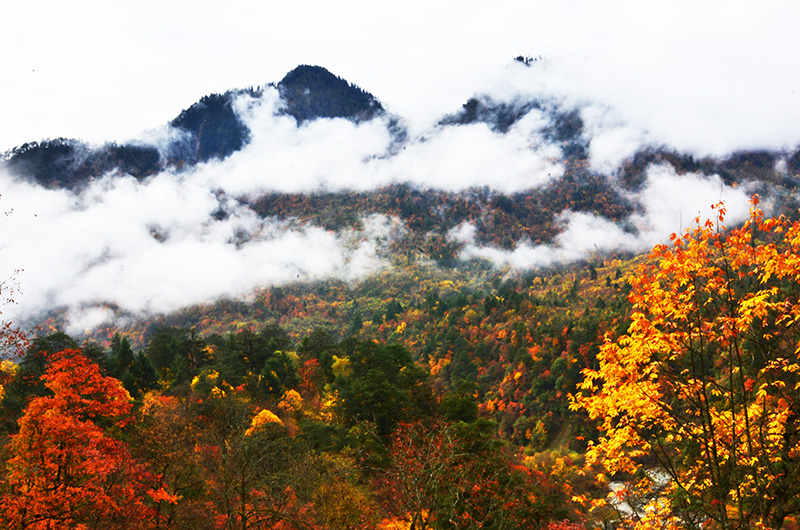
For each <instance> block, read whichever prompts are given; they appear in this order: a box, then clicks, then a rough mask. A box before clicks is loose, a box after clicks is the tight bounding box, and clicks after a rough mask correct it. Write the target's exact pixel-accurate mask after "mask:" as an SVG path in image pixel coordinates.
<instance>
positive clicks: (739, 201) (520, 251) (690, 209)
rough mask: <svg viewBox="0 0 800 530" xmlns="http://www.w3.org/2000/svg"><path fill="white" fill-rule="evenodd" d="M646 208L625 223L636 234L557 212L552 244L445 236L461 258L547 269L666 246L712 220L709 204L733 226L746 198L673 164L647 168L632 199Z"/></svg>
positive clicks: (461, 229) (466, 229)
mask: <svg viewBox="0 0 800 530" xmlns="http://www.w3.org/2000/svg"><path fill="white" fill-rule="evenodd" d="M633 198H634V199H636V200H637V201H639V202H640V203H641V204H642V205H643V206H644V208H645V210H644V213H640V214H634V215H632V216H631V217H630V218H629V219H628V221H629V222H630V224H631V225H632V226H633V227H634V228H635V229H636V232H635V233H633V232H631V231H625V230H623V229H622V228H621V227H620V226H619V225H617V224H615V223H613V222H611V221H609V220H608V219H604V218H601V217H597V216H595V215H592V214H588V213H584V212H570V211H565V212H562V213H561V214H560V216H559V218H558V221H559V223H560V224H561V225H562V226H563V227H564V229H563V231H562V232H561V233H560V234H559V235H558V236H557V237H556V239H555V241H554V243H553V244H552V245H531V244H530V243H529V242H525V241H521V242H519V243H518V244H517V245H516V247H515V248H514V249H512V250H504V249H500V248H496V247H492V246H484V245H478V244H476V242H475V232H476V229H475V227H474V226H472V225H470V224H462V225H459V226H458V227H456V228H455V229H453V230H451V231H450V233H449V234H448V235H449V237H450V238H451V239H453V240H456V241H459V242H461V243H464V248H463V250H462V253H461V257H462V258H463V259H473V258H479V259H486V260H488V261H490V262H492V263H494V264H495V265H496V266H500V267H502V266H509V267H512V268H515V269H530V268H538V267H548V266H550V265H553V264H559V263H568V262H571V261H576V260H579V259H583V258H585V257H587V256H588V255H590V254H591V253H593V252H605V251H609V250H628V251H632V252H643V251H646V250H648V249H649V248H651V247H653V246H654V245H656V244H657V243H659V242H667V241H668V240H669V235H670V234H671V233H673V232H677V233H680V232H682V231H683V230H685V229H687V228H690V227H692V226H694V222H695V218H699V219H700V221H701V222H702V221H704V220H705V219H708V218H711V219H714V218H715V217H716V213H715V211H714V210H712V208H711V206H712V205H716V204H718V203H719V202H720V201H724V206H725V209H726V210H727V215H726V217H725V222H726V223H727V224H729V225H735V224H737V223H740V222H742V221H744V220H745V219H746V218H747V216H748V214H749V207H750V205H749V198H750V197H749V195H748V194H747V192H746V191H745V190H743V189H741V188H731V187H729V186H726V185H724V183H723V182H722V180H721V179H720V178H719V176H717V175H712V176H705V175H699V174H685V175H678V174H677V173H675V170H674V168H673V167H672V166H668V165H658V166H652V167H650V168H649V169H648V171H647V181H646V183H645V185H644V187H643V188H642V190H641V192H639V193H638V194H636V196H635V197H633Z"/></svg>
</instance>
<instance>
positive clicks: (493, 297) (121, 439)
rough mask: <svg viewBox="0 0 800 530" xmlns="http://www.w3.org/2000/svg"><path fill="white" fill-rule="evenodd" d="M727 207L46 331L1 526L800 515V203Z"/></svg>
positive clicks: (671, 520)
mask: <svg viewBox="0 0 800 530" xmlns="http://www.w3.org/2000/svg"><path fill="white" fill-rule="evenodd" d="M724 214H725V212H724V206H723V205H720V206H719V207H718V219H717V221H716V222H714V221H708V222H707V223H705V224H698V225H697V226H696V227H694V228H692V229H689V230H687V231H686V232H685V233H682V234H675V235H674V236H673V241H672V243H670V244H664V245H659V246H657V247H656V248H655V249H654V250H653V251H652V253H651V254H650V255H649V256H646V257H644V256H643V257H638V258H633V259H624V260H623V259H606V260H602V261H600V260H597V261H596V262H587V263H583V264H580V265H575V266H571V267H565V268H562V269H558V270H550V271H547V272H546V273H538V274H529V275H524V276H520V277H509V278H501V277H500V276H498V275H497V274H496V273H495V272H493V271H491V270H488V269H487V270H484V271H483V273H481V272H480V271H478V270H474V271H470V272H469V274H467V273H466V272H459V271H456V270H452V269H442V268H439V267H433V266H431V267H428V268H427V269H426V268H423V267H412V266H409V267H408V268H407V270H406V271H405V272H402V273H398V272H395V273H387V274H385V275H384V276H382V277H379V278H375V279H373V280H372V281H371V282H365V284H364V285H362V286H361V287H360V288H358V289H351V288H349V287H347V286H343V285H334V284H328V285H316V286H299V285H298V286H295V287H293V288H286V289H280V290H279V289H272V290H268V291H264V292H263V293H261V294H260V295H259V296H258V297H257V299H256V300H254V301H250V302H246V303H245V302H238V303H237V302H233V301H231V302H228V303H219V304H215V305H212V306H205V307H201V308H196V309H194V310H191V311H189V310H187V311H186V312H185V313H183V314H181V315H173V316H172V317H170V318H171V319H172V320H171V322H172V323H170V319H162V320H160V321H152V322H147V323H140V324H139V327H138V328H137V327H136V326H134V327H132V328H131V329H129V330H127V332H126V333H125V334H121V333H119V332H115V331H114V330H107V332H108V333H109V334H110V336H108V337H107V338H106V339H101V340H88V339H87V340H85V341H84V342H83V343H82V344H78V343H76V341H75V339H74V338H72V337H70V336H68V335H66V334H65V333H63V332H58V331H55V332H51V333H46V334H40V335H39V336H37V337H35V338H33V339H32V340H30V342H29V343H28V344H27V345H26V346H25V351H24V354H23V355H22V356H21V357H18V358H14V359H11V360H8V361H4V363H3V380H2V383H3V386H2V396H3V400H2V410H3V414H2V417H3V423H2V427H1V428H2V433H3V436H4V437H5V438H6V443H5V444H4V447H5V449H4V453H3V460H4V461H5V465H4V476H3V479H2V490H0V504H2V506H3V510H2V514H3V515H2V517H3V518H4V520H3V523H4V526H6V527H9V528H36V529H38V528H209V529H212V528H214V529H216V528H414V529H421V528H551V529H555V528H596V527H602V528H609V527H614V528H616V527H625V528H628V527H630V528H776V529H777V528H796V525H795V517H796V514H797V512H798V510H800V489H798V486H797V484H798V481H797V477H798V476H800V454H798V447H800V445H798V444H800V422H798V412H800V409H798V406H800V400H799V399H798V398H799V397H800V395H799V394H798V392H800V390H799V389H800V380H798V375H797V374H798V373H800V362H799V361H798V353H797V352H798V344H800V330H798V327H797V317H796V315H797V314H798V312H799V311H800V282H799V281H798V279H800V225H798V224H797V223H791V222H790V221H789V220H787V219H785V218H778V219H764V218H763V216H762V215H761V213H760V210H758V208H757V204H754V208H753V213H752V217H751V219H750V221H749V222H748V223H746V225H745V226H744V227H742V228H737V229H725V228H724V227H723V225H722V223H723V222H724ZM698 221H699V220H698ZM476 267H478V265H476ZM404 275H405V276H404ZM476 278H477V280H476ZM181 320H183V321H184V322H196V324H195V325H193V326H192V327H190V328H187V327H185V326H180V325H179V322H180V321H181ZM11 338H14V339H16V338H15V337H10V336H9V339H11Z"/></svg>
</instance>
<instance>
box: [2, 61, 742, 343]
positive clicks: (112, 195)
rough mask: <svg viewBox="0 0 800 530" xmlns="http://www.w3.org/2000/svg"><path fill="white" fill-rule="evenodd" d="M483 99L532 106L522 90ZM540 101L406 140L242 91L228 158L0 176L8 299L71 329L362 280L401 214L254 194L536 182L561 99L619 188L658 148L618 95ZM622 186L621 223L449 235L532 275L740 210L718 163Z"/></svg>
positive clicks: (507, 190)
mask: <svg viewBox="0 0 800 530" xmlns="http://www.w3.org/2000/svg"><path fill="white" fill-rule="evenodd" d="M512 70H513V74H514V75H515V76H516V75H530V74H531V72H533V73H534V74H535V67H534V68H526V67H524V66H521V65H513V68H512ZM483 97H489V96H488V95H485V94H484V95H483ZM491 97H492V98H495V101H500V102H503V101H505V102H507V103H509V104H518V103H519V102H520V101H523V102H524V101H525V99H524V97H523V95H521V94H520V93H518V92H514V91H509V92H506V93H498V94H495V95H491ZM503 97H505V98H506V99H505V100H504V99H502V98H503ZM528 97H530V95H529V96H528ZM536 97H538V98H540V99H539V100H540V101H543V102H545V103H543V104H541V105H539V106H535V107H532V108H530V110H529V111H528V112H527V113H525V114H524V116H522V117H521V118H520V119H519V120H517V121H516V122H515V123H514V124H513V125H511V126H510V128H508V130H507V131H505V132H498V131H497V130H496V129H495V128H493V127H492V126H490V124H487V123H483V122H475V123H469V124H461V125H455V124H450V125H442V124H433V125H431V126H430V127H428V128H426V129H424V130H423V131H421V132H419V133H418V134H410V135H409V136H408V137H407V138H405V139H402V140H398V139H397V138H396V137H395V136H394V135H393V134H392V132H391V127H390V121H391V120H392V119H397V117H396V116H392V115H381V116H378V117H376V118H374V119H372V120H369V121H365V122H360V123H356V122H354V121H350V120H346V119H317V120H314V121H310V122H305V123H303V124H302V125H298V124H297V122H296V121H295V120H294V118H292V117H290V116H287V115H286V114H283V113H281V110H282V109H283V105H284V103H283V101H282V100H281V99H280V97H279V96H278V92H277V90H276V89H274V88H271V87H266V88H265V89H264V91H263V95H262V96H261V97H253V96H249V95H243V96H240V97H239V98H238V99H237V100H236V102H235V109H236V112H237V113H238V115H239V116H240V118H241V119H242V121H243V122H244V123H245V124H246V125H247V127H248V128H249V129H250V141H249V143H248V144H247V145H246V146H245V147H244V148H242V149H241V150H240V151H237V152H235V153H234V154H232V155H231V156H229V157H228V158H226V159H224V160H216V159H215V160H212V161H209V162H206V163H202V164H198V165H196V166H194V167H191V168H188V169H185V170H181V171H178V170H175V169H171V170H167V171H164V172H162V173H160V174H158V175H155V176H152V177H149V178H147V179H146V180H142V181H137V180H136V179H134V178H133V177H131V176H127V175H124V174H123V175H121V174H119V172H116V171H115V172H111V173H109V174H107V175H105V176H103V177H102V178H99V179H96V180H94V181H91V182H90V184H89V185H88V186H86V187H85V188H82V189H79V190H75V191H69V190H48V189H44V188H42V187H40V186H37V185H35V184H32V183H30V182H28V181H26V180H24V179H20V178H17V177H13V176H11V175H8V174H2V173H0V186H1V188H0V189H2V190H3V195H2V203H1V204H0V206H3V207H4V208H5V209H9V208H13V210H14V211H13V213H12V215H10V216H8V217H6V218H5V219H4V221H3V224H2V225H0V233H2V238H3V241H4V247H3V248H2V250H1V251H0V252H2V254H3V264H4V267H6V268H5V269H4V270H3V271H0V273H4V274H5V276H3V277H7V276H8V275H9V274H11V270H12V269H23V271H22V272H21V273H20V274H19V275H18V280H19V282H20V284H21V287H22V294H21V295H20V296H18V297H17V301H18V304H16V305H13V306H8V307H6V308H4V317H9V318H12V319H14V320H17V321H20V322H26V321H29V320H31V319H35V318H36V317H37V316H38V315H40V314H41V313H42V312H44V311H50V310H55V309H59V310H64V311H66V312H67V320H68V322H69V324H68V330H67V331H69V332H70V333H74V334H81V333H84V332H87V331H89V330H91V329H92V328H93V327H95V326H98V325H100V324H102V323H105V322H109V321H114V320H116V321H117V323H120V322H121V320H120V319H125V318H138V317H144V316H149V315H154V314H164V313H168V312H171V311H175V310H178V309H180V308H183V307H187V306H191V305H194V304H201V303H205V302H211V301H214V300H217V299H219V298H223V297H241V296H246V295H247V294H249V293H251V292H253V290H255V289H257V288H262V287H269V286H277V285H284V284H287V283H291V282H313V281H320V280H326V279H339V280H343V281H346V282H351V283H352V282H358V281H359V280H361V279H364V278H366V277H368V276H369V275H370V274H374V273H377V272H380V271H383V270H386V269H387V268H389V267H390V266H391V264H390V260H389V259H388V255H389V254H388V252H389V251H388V249H389V247H390V246H391V243H392V242H393V241H396V240H398V239H399V238H402V237H404V235H405V234H406V233H407V227H406V226H405V225H404V223H403V222H402V221H401V220H400V219H398V218H395V217H392V216H390V215H384V214H372V215H369V216H364V217H362V218H361V219H359V220H358V223H357V225H356V227H355V228H353V227H351V228H347V229H342V230H340V231H338V232H333V231H329V230H326V229H324V228H322V227H320V226H316V225H313V224H308V223H303V222H300V221H298V220H297V219H292V218H289V219H282V220H281V219H277V218H272V217H265V218H261V217H259V216H258V215H256V213H255V212H254V211H253V210H252V209H250V208H249V207H248V206H247V200H248V199H250V198H253V197H258V196H260V195H262V194H264V193H267V192H282V193H311V192H323V191H328V192H330V191H370V190H376V189H380V188H381V187H385V186H389V185H392V184H398V183H406V184H410V185H412V186H414V187H417V188H420V189H423V190H424V189H431V190H442V191H447V192H452V193H458V192H462V191H466V190H470V189H474V188H488V189H490V190H494V191H495V192H498V193H503V194H513V193H519V192H524V191H526V190H531V189H537V188H540V187H542V186H546V185H548V184H550V183H553V182H555V181H557V179H559V178H560V177H561V176H562V175H563V174H564V172H565V155H564V152H563V149H564V148H565V146H564V145H562V144H561V143H560V142H557V141H556V140H554V138H553V136H552V134H551V131H552V127H553V119H554V116H555V114H554V113H553V109H554V108H556V107H557V108H561V109H562V110H566V111H570V110H575V111H577V112H578V113H579V115H580V116H581V118H582V121H583V123H584V127H583V130H582V132H581V136H580V138H579V140H580V141H581V142H583V143H585V145H586V146H588V158H589V163H590V166H591V167H590V169H591V170H592V171H595V172H597V173H599V174H604V175H608V176H609V179H611V182H612V183H613V182H614V177H613V175H615V173H616V172H617V171H618V169H619V167H620V165H621V164H623V163H624V162H625V161H627V160H629V159H630V158H631V157H632V156H633V155H634V154H635V153H636V152H637V151H638V150H640V149H642V148H643V147H645V146H651V145H658V139H657V138H656V136H654V135H653V134H652V133H650V132H647V131H644V130H642V129H639V128H637V127H636V126H635V125H632V124H630V123H628V122H626V121H624V120H623V119H622V118H621V117H620V114H619V113H618V112H617V111H616V110H615V109H613V108H610V107H606V106H603V105H601V104H599V103H596V102H589V103H586V102H584V103H578V102H574V103H570V102H569V101H568V100H558V101H556V100H553V99H546V98H547V97H549V96H547V94H539V95H538V96H536ZM559 105H560V106H559ZM570 105H572V106H570ZM457 110H458V108H454V109H452V112H456V111H457ZM400 123H404V122H403V121H402V117H400ZM179 138H181V135H180V133H179V132H178V131H174V130H171V129H170V128H169V127H166V128H163V129H161V130H155V131H150V132H149V133H148V134H147V136H144V137H142V140H141V141H142V142H149V143H152V144H156V145H162V146H164V145H167V143H168V141H169V140H173V141H174V140H175V139H179ZM708 149H709V147H708V146H706V147H698V151H707V150H708ZM619 191H620V193H623V194H625V195H626V196H627V197H628V199H629V200H631V201H632V202H633V203H634V204H638V205H640V207H641V208H640V209H639V210H638V211H637V212H636V213H634V214H632V215H631V216H630V217H629V218H627V219H625V220H624V222H623V223H619V224H618V223H614V222H612V221H610V220H608V219H605V218H602V217H598V216H595V215H592V214H588V213H585V212H573V211H569V210H565V211H563V212H561V214H560V215H559V217H558V219H557V221H558V223H559V225H560V227H561V229H562V231H561V232H560V234H559V235H558V236H557V237H556V239H555V241H554V242H553V243H552V244H549V245H533V244H532V243H531V242H530V241H527V240H520V241H517V242H516V244H515V245H514V248H513V249H510V250H509V249H500V248H495V247H491V246H486V245H480V244H478V243H476V239H475V233H476V230H477V228H476V227H475V226H472V225H470V224H462V225H460V226H458V227H457V228H455V229H453V230H451V231H450V233H449V234H448V237H449V238H451V239H452V240H454V241H457V242H459V243H461V244H462V245H463V247H462V251H461V253H460V255H459V258H461V259H463V260H471V259H482V260H488V261H489V262H491V263H492V264H493V265H494V266H495V267H497V268H498V269H501V268H511V269H518V270H523V269H530V268H537V267H547V266H550V265H553V264H556V263H566V262H571V261H575V260H580V259H584V258H586V257H587V256H589V255H591V254H593V253H598V252H599V253H602V252H607V251H612V250H626V251H633V252H641V251H646V250H647V249H648V248H649V247H652V245H654V244H656V243H658V242H662V241H666V240H667V239H668V237H669V234H670V233H672V232H680V231H681V230H683V229H685V228H686V227H688V226H690V224H691V223H692V220H693V219H694V218H695V217H696V216H699V217H701V218H705V217H708V216H712V215H713V213H712V212H711V211H710V210H709V207H710V205H711V204H715V203H718V202H719V201H725V204H726V208H727V209H728V220H729V222H730V223H732V224H735V223H737V222H740V221H742V220H744V219H745V218H746V216H747V212H748V198H749V191H748V190H747V189H745V188H743V187H740V188H732V187H729V186H727V185H725V184H724V183H723V181H722V179H721V178H720V177H719V176H717V175H703V174H691V173H690V174H678V173H676V171H675V169H674V168H673V167H672V166H670V165H668V164H663V165H652V166H650V167H649V168H648V169H647V174H646V180H645V183H644V185H643V186H642V187H641V188H640V189H639V190H638V191H636V192H633V191H630V190H625V189H622V188H620V189H619Z"/></svg>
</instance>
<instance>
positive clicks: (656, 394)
mask: <svg viewBox="0 0 800 530" xmlns="http://www.w3.org/2000/svg"><path fill="white" fill-rule="evenodd" d="M716 208H717V213H718V215H717V220H716V221H708V222H706V223H704V224H700V223H699V220H696V222H697V225H696V227H695V228H693V229H691V230H687V231H686V232H685V233H683V234H680V235H676V234H673V236H672V244H671V245H658V246H656V247H655V248H654V249H653V251H652V253H651V255H650V258H649V260H648V261H647V263H645V264H644V265H642V266H641V267H640V268H639V269H638V271H637V272H636V274H635V275H634V276H632V277H631V278H630V279H629V282H630V284H631V287H632V292H631V294H630V301H631V302H632V303H633V306H634V312H633V314H632V316H631V321H632V322H631V324H630V327H629V329H628V333H627V334H626V335H623V336H621V337H618V338H616V339H613V340H612V339H611V338H608V339H607V341H606V343H605V345H604V346H603V347H602V349H601V352H600V354H599V355H598V360H599V368H598V369H595V370H593V369H587V370H584V381H583V383H582V384H581V385H580V388H581V389H582V392H581V393H580V394H579V395H577V396H574V397H573V399H572V404H571V406H572V407H573V408H574V409H579V408H583V409H585V410H586V411H587V412H588V413H589V415H590V416H591V417H592V418H595V419H598V420H599V422H600V423H599V428H600V430H601V434H602V435H601V437H600V439H599V442H598V443H597V444H594V445H591V446H590V447H589V450H588V457H589V460H590V461H595V462H601V463H602V464H603V465H604V466H605V468H606V470H607V471H608V472H609V473H611V474H616V476H617V477H618V478H620V479H621V480H622V479H626V477H627V481H626V486H625V487H623V488H621V489H619V490H617V491H616V498H617V499H619V502H617V503H616V506H617V508H618V509H619V510H618V512H619V515H620V517H621V518H622V519H623V520H625V522H626V524H627V525H628V526H629V527H632V528H720V529H729V528H781V527H782V526H783V525H784V524H785V523H787V522H788V520H789V518H791V517H793V516H794V515H795V514H797V513H798V511H800V421H799V420H800V359H799V358H798V353H800V328H799V327H798V322H800V224H798V223H797V222H794V223H790V222H789V221H788V220H787V219H785V218H778V219H764V217H763V214H762V212H761V211H760V210H759V209H758V200H757V198H756V197H754V200H753V206H752V209H751V218H750V220H749V221H748V222H746V223H745V224H744V226H743V227H741V228H737V229H731V230H728V229H726V228H725V227H724V226H722V223H723V221H724V216H725V209H724V206H723V205H722V204H720V205H717V206H716Z"/></svg>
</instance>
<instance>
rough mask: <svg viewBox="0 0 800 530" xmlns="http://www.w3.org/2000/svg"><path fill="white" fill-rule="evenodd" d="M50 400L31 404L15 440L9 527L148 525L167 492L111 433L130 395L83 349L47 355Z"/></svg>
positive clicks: (0, 518) (0, 514)
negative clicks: (153, 503)
mask: <svg viewBox="0 0 800 530" xmlns="http://www.w3.org/2000/svg"><path fill="white" fill-rule="evenodd" d="M47 363H48V365H47V369H46V372H45V374H44V375H43V380H44V382H45V386H46V387H47V388H48V389H49V390H50V392H51V393H52V395H49V396H44V397H37V398H34V399H33V400H31V402H30V403H29V404H28V406H27V407H26V409H25V413H24V416H23V417H22V418H20V420H19V432H18V433H17V434H14V435H12V436H11V442H10V444H9V446H8V450H9V456H10V458H9V459H8V461H7V463H6V467H7V474H6V481H5V482H6V483H5V484H4V485H3V486H4V488H3V489H4V490H5V491H6V493H5V494H4V495H2V497H0V522H2V523H3V526H4V528H10V529H31V530H39V529H48V530H55V529H61V528H63V529H67V528H69V529H78V530H83V529H88V528H107V529H122V528H125V529H134V528H145V527H147V524H148V521H149V520H150V518H151V516H152V513H151V512H152V510H151V508H150V505H151V501H152V500H163V499H162V497H163V494H164V491H163V489H160V488H158V489H153V488H148V485H152V484H153V483H154V482H155V481H154V480H153V477H151V476H148V475H147V474H146V473H145V472H144V470H143V468H142V467H141V466H140V465H138V464H137V463H136V462H134V461H133V459H132V457H131V455H130V452H129V451H128V447H127V446H126V444H125V443H123V442H122V441H120V440H119V439H118V438H117V437H115V436H114V434H115V433H117V432H118V431H119V429H120V428H122V427H124V425H125V424H126V423H127V422H129V421H130V420H131V415H130V410H131V398H130V396H129V394H128V392H127V391H126V390H125V389H124V388H123V387H122V385H121V383H120V382H119V381H118V380H116V379H113V378H110V377H103V376H102V375H101V374H100V371H99V367H98V366H97V365H96V364H95V363H93V362H91V361H90V360H89V359H87V358H86V357H85V356H83V355H82V354H81V353H80V351H78V350H64V351H61V352H58V353H56V354H49V355H48V359H47Z"/></svg>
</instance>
